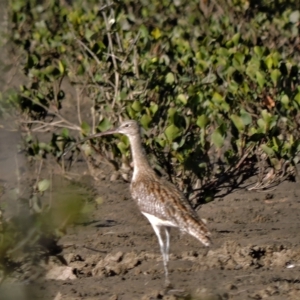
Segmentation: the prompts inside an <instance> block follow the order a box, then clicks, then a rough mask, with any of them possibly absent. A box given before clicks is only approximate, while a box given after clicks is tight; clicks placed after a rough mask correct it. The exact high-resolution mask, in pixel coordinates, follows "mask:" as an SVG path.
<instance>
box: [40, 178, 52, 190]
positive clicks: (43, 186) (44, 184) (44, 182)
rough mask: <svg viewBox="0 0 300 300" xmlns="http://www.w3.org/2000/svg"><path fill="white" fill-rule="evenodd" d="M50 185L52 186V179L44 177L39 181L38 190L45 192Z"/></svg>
mask: <svg viewBox="0 0 300 300" xmlns="http://www.w3.org/2000/svg"><path fill="white" fill-rule="evenodd" d="M49 187H50V180H48V179H43V180H41V181H39V183H38V190H39V192H41V193H42V192H45V191H46V190H47V189H48V188H49Z"/></svg>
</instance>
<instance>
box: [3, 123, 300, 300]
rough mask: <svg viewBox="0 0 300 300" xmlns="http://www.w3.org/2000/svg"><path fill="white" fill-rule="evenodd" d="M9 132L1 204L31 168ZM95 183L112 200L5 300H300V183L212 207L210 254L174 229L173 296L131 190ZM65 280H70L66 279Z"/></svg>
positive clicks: (7, 287)
mask: <svg viewBox="0 0 300 300" xmlns="http://www.w3.org/2000/svg"><path fill="white" fill-rule="evenodd" d="M8 128H9V127H8V126H4V128H3V129H1V130H0V140H1V141H0V161H1V168H0V182H1V185H2V187H4V188H3V189H2V195H1V198H2V199H6V198H5V195H6V194H7V193H9V192H10V191H11V190H12V189H13V187H14V185H15V184H16V178H17V177H16V174H17V173H16V170H20V172H21V175H22V174H23V175H22V176H25V174H26V168H27V162H26V159H25V157H24V155H23V154H22V153H19V154H17V151H16V150H17V143H18V142H19V133H18V132H13V131H7V129H8ZM81 167H82V168H84V164H83V163H82V164H81V165H80V163H79V170H80V168H81ZM27 170H29V169H27ZM81 172H82V173H83V172H84V169H81ZM55 176H56V175H55ZM57 176H58V175H57ZM83 180H86V177H85V179H83ZM251 180H252V182H253V181H254V180H255V178H252V179H251ZM251 180H250V182H247V183H245V184H244V187H246V186H247V184H250V183H251ZM90 184H91V185H92V186H93V189H94V194H93V197H94V198H95V199H99V197H100V198H101V199H102V200H103V203H102V204H95V205H94V209H93V211H92V212H90V214H89V218H88V219H87V221H85V222H83V223H82V222H81V223H79V224H77V225H76V226H72V227H70V228H68V230H67V232H66V235H65V236H63V237H62V238H61V239H60V241H59V245H60V246H61V247H62V249H63V250H62V252H61V253H60V255H59V256H51V257H50V258H48V259H47V260H45V262H44V263H43V265H42V266H40V268H41V269H43V270H44V273H43V275H42V276H41V275H40V276H36V274H27V276H25V278H23V279H22V280H19V281H15V282H14V283H11V284H4V285H3V286H4V287H2V289H0V294H1V293H2V296H3V295H5V293H6V295H9V296H7V297H6V298H5V297H4V298H2V297H1V296H0V299H41V300H42V299H53V300H54V299H55V300H59V299H89V300H91V299H110V300H112V299H115V300H116V299H118V300H129V299H145V300H146V299H300V275H299V268H300V240H299V225H300V224H299V214H300V209H299V197H298V195H299V194H300V187H299V183H297V182H284V183H283V184H281V185H280V186H279V187H278V188H277V189H276V190H274V191H273V192H271V193H270V192H269V193H257V192H253V191H251V192H249V191H247V190H246V189H245V188H244V187H243V188H241V189H239V190H236V191H235V192H233V193H231V194H230V195H227V196H226V197H224V198H223V199H216V200H215V201H212V202H211V203H208V204H205V205H203V206H202V207H201V209H200V210H199V211H198V213H199V214H200V215H201V218H205V219H206V220H207V221H208V226H209V229H210V230H211V232H212V240H213V245H212V246H211V247H209V248H208V249H206V248H205V247H204V246H202V245H201V244H200V243H199V242H198V241H197V240H196V239H194V238H193V237H191V236H188V235H181V234H180V232H179V231H177V230H175V229H173V230H172V232H171V249H170V253H171V256H170V264H169V269H170V279H171V282H172V285H173V289H174V290H178V291H177V292H175V291H171V292H168V291H166V290H164V272H163V265H162V259H161V254H160V251H159V247H158V242H157V238H156V236H155V234H154V232H153V230H152V228H151V226H150V224H149V223H148V221H147V220H146V218H145V217H144V216H143V215H141V213H140V212H139V211H138V209H137V207H136V205H135V203H134V202H133V200H132V199H131V198H130V194H129V184H128V183H126V182H124V181H122V180H117V181H114V182H111V181H109V180H108V179H103V180H98V181H90ZM1 198H0V201H1ZM62 274H65V278H69V279H66V280H61V279H59V278H60V276H62ZM7 291H9V292H7ZM29 291H30V293H29ZM179 292H180V293H179ZM26 294H27V297H26ZM29 294H30V297H29V296H28V295H29Z"/></svg>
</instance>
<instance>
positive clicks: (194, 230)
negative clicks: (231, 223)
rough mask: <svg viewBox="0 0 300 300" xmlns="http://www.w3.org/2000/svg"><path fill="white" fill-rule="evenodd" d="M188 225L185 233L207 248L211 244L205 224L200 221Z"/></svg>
mask: <svg viewBox="0 0 300 300" xmlns="http://www.w3.org/2000/svg"><path fill="white" fill-rule="evenodd" d="M189 225H190V226H189V228H188V230H187V232H188V233H189V234H190V235H192V236H193V237H195V238H196V239H197V240H199V241H200V242H201V243H202V244H203V245H205V246H209V245H210V243H211V240H210V232H209V230H208V228H207V226H206V224H205V223H204V222H203V221H201V220H193V222H191V223H190V224H189Z"/></svg>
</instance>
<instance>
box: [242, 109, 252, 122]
mask: <svg viewBox="0 0 300 300" xmlns="http://www.w3.org/2000/svg"><path fill="white" fill-rule="evenodd" d="M241 118H242V120H243V123H244V125H245V126H247V125H250V124H251V123H252V117H251V115H250V114H249V113H248V112H246V111H245V110H244V109H241Z"/></svg>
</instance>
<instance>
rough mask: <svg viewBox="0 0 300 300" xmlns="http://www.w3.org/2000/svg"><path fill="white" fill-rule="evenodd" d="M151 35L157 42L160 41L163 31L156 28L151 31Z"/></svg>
mask: <svg viewBox="0 0 300 300" xmlns="http://www.w3.org/2000/svg"><path fill="white" fill-rule="evenodd" d="M151 35H152V36H153V37H154V38H155V39H156V40H158V39H159V38H160V37H161V36H162V33H161V31H160V30H159V28H154V29H153V30H152V31H151Z"/></svg>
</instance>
